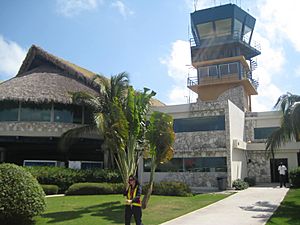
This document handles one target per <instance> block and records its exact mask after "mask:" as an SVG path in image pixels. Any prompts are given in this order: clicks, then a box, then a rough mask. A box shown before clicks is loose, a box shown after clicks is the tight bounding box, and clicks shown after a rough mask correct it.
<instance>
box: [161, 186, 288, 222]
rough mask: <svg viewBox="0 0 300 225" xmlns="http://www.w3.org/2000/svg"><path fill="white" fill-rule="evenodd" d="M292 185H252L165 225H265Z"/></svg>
mask: <svg viewBox="0 0 300 225" xmlns="http://www.w3.org/2000/svg"><path fill="white" fill-rule="evenodd" d="M288 190H289V189H288V188H279V187H251V188H248V189H246V190H244V191H240V192H238V193H236V194H234V195H232V196H229V197H228V198H226V199H223V200H221V201H218V202H216V203H214V204H212V205H209V206H207V207H205V208H202V209H199V210H196V211H194V212H191V213H189V214H186V215H184V216H181V217H178V218H176V219H174V220H171V221H168V222H166V223H163V225H181V224H184V225H219V224H220V225H263V224H265V223H266V222H267V221H268V219H269V217H270V216H271V215H272V214H273V212H274V211H275V210H276V209H277V207H278V206H279V205H280V202H281V201H282V200H283V198H284V196H285V195H286V193H287V191H288Z"/></svg>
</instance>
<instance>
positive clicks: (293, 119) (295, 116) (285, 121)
mask: <svg viewBox="0 0 300 225" xmlns="http://www.w3.org/2000/svg"><path fill="white" fill-rule="evenodd" d="M274 108H276V109H279V110H280V111H281V112H282V118H281V125H280V128H278V129H277V130H275V131H274V132H273V133H272V134H271V136H270V137H269V138H268V139H267V142H266V150H267V151H268V152H269V153H270V154H271V155H272V156H273V158H274V154H275V153H274V151H275V150H276V149H278V148H279V147H280V146H281V145H282V144H285V143H287V142H288V141H291V140H296V141H300V96H299V95H294V94H291V93H287V94H284V95H281V96H280V97H279V98H278V100H277V102H276V104H275V106H274Z"/></svg>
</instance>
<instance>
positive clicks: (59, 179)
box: [26, 166, 121, 192]
mask: <svg viewBox="0 0 300 225" xmlns="http://www.w3.org/2000/svg"><path fill="white" fill-rule="evenodd" d="M26 169H27V170H28V171H29V172H30V173H31V174H32V175H33V176H34V177H36V179H37V180H38V181H39V183H40V184H55V185H57V186H58V187H59V192H64V191H65V190H67V189H68V188H69V187H70V186H71V185H72V184H75V183H81V182H99V183H101V182H121V176H120V175H119V173H117V172H116V171H112V170H107V169H93V170H75V169H70V168H62V167H44V166H43V167H37V166H35V167H26Z"/></svg>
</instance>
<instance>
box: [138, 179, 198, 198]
mask: <svg viewBox="0 0 300 225" xmlns="http://www.w3.org/2000/svg"><path fill="white" fill-rule="evenodd" d="M148 188H149V184H146V185H145V186H144V187H143V193H144V194H145V193H146V192H147V190H148ZM152 194H154V195H167V196H191V195H192V192H191V189H190V188H189V186H188V185H187V184H185V183H183V182H175V181H164V182H160V183H154V184H153V190H152Z"/></svg>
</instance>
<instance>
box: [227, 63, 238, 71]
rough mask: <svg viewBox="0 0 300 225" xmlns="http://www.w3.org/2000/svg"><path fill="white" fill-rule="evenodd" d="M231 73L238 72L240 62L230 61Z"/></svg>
mask: <svg viewBox="0 0 300 225" xmlns="http://www.w3.org/2000/svg"><path fill="white" fill-rule="evenodd" d="M229 73H230V74H233V73H238V64H237V63H230V64H229Z"/></svg>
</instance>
